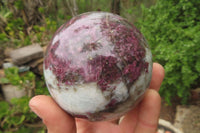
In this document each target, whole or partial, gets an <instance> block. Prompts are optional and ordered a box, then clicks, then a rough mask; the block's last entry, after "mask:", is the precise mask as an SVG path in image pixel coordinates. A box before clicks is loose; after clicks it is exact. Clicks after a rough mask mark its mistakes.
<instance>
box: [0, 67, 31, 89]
mask: <svg viewBox="0 0 200 133" xmlns="http://www.w3.org/2000/svg"><path fill="white" fill-rule="evenodd" d="M0 81H1V83H4V84H6V83H10V84H12V85H15V86H18V87H19V88H24V87H25V88H27V86H28V87H32V86H34V82H35V75H34V73H33V72H31V71H28V72H26V73H25V74H22V75H20V74H19V69H18V68H17V67H10V68H7V69H5V77H4V78H1V79H0Z"/></svg>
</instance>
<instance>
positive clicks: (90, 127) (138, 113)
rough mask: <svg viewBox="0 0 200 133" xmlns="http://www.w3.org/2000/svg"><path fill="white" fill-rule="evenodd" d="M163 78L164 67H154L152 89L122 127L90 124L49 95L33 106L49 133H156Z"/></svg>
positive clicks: (34, 101)
mask: <svg viewBox="0 0 200 133" xmlns="http://www.w3.org/2000/svg"><path fill="white" fill-rule="evenodd" d="M163 78H164V69H163V67H162V66H161V65H160V64H158V63H154V64H153V72H152V79H151V83H150V86H149V88H150V89H148V90H147V92H146V93H145V96H144V99H143V100H142V101H141V102H140V104H139V105H138V106H137V107H136V108H134V109H133V110H131V111H130V112H128V113H127V114H126V115H125V116H124V117H123V119H122V120H121V121H120V123H119V124H118V123H116V122H114V121H103V122H89V121H87V120H84V119H79V118H74V117H72V116H71V115H69V114H67V113H66V112H65V111H64V110H62V109H61V108H60V107H59V106H58V105H57V104H56V103H55V101H54V100H53V99H52V98H51V97H49V96H45V95H39V96H35V97H33V98H32V99H31V100H30V102H29V106H30V108H31V109H32V111H34V112H35V113H36V114H37V115H38V116H39V117H40V118H41V119H42V120H43V123H44V124H45V125H46V127H47V129H48V133H155V132H156V129H157V125H158V119H159V115H160V106H161V98H160V95H159V93H158V90H159V88H160V86H161V83H162V81H163Z"/></svg>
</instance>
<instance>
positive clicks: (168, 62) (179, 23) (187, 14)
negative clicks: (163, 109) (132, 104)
mask: <svg viewBox="0 0 200 133" xmlns="http://www.w3.org/2000/svg"><path fill="white" fill-rule="evenodd" d="M199 7H200V1H196V0H190V1H188V0H168V1H166V0H158V1H157V3H156V5H155V6H152V7H151V8H145V7H143V16H142V17H143V18H142V19H141V20H140V21H139V22H138V23H137V25H138V26H139V27H140V29H141V31H142V33H143V34H144V35H145V37H146V38H147V40H148V42H149V44H150V46H151V49H152V53H153V58H154V61H156V62H159V63H161V64H162V65H163V66H164V68H165V72H166V76H165V80H164V82H163V85H162V87H161V89H160V93H161V95H162V96H163V97H165V100H166V101H167V102H168V103H170V100H171V98H172V97H174V96H178V97H180V98H181V99H182V103H186V102H187V100H188V97H189V95H190V89H191V88H192V87H195V86H197V85H199V81H200V51H199V49H200V45H199V44H200V38H199V36H200V15H199V13H200V8H199Z"/></svg>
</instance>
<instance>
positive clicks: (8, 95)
mask: <svg viewBox="0 0 200 133" xmlns="http://www.w3.org/2000/svg"><path fill="white" fill-rule="evenodd" d="M2 91H3V94H4V97H5V100H6V101H8V102H10V101H11V99H12V98H21V97H23V96H26V94H27V92H26V90H25V89H20V88H19V87H18V86H14V85H11V84H6V85H2Z"/></svg>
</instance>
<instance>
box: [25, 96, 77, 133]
mask: <svg viewBox="0 0 200 133" xmlns="http://www.w3.org/2000/svg"><path fill="white" fill-rule="evenodd" d="M29 106H30V108H31V110H32V111H33V112H35V113H36V114H37V115H38V116H39V117H40V118H41V119H42V120H43V123H44V124H45V125H46V127H47V129H48V133H76V125H75V120H74V118H73V117H72V116H70V115H68V114H67V113H66V112H65V111H64V110H62V109H61V108H60V107H59V106H58V105H57V104H56V103H55V101H54V100H53V99H52V98H51V97H49V96H45V95H39V96H35V97H33V98H32V99H31V100H30V102H29Z"/></svg>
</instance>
